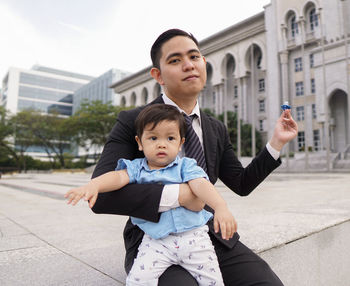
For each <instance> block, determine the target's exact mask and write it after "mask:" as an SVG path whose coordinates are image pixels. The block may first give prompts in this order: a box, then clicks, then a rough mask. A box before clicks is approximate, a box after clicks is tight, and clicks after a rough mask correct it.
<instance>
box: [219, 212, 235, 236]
mask: <svg viewBox="0 0 350 286" xmlns="http://www.w3.org/2000/svg"><path fill="white" fill-rule="evenodd" d="M219 227H220V230H221V236H222V238H223V239H226V240H229V239H230V238H232V236H233V234H234V233H235V232H236V231H237V223H236V220H235V218H234V217H233V215H232V214H231V212H230V211H229V209H228V208H227V207H221V208H219V209H218V210H215V214H214V230H215V232H219Z"/></svg>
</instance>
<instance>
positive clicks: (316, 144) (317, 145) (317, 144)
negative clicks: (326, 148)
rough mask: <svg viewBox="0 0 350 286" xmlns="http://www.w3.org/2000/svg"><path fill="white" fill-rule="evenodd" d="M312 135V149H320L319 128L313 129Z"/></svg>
mask: <svg viewBox="0 0 350 286" xmlns="http://www.w3.org/2000/svg"><path fill="white" fill-rule="evenodd" d="M313 137H314V150H315V151H318V150H320V130H314V131H313Z"/></svg>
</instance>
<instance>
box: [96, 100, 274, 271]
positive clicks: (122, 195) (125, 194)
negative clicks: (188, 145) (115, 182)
mask: <svg viewBox="0 0 350 286" xmlns="http://www.w3.org/2000/svg"><path fill="white" fill-rule="evenodd" d="M154 103H164V102H163V100H162V97H161V96H159V97H158V98H156V99H155V100H154V101H153V102H152V103H150V104H154ZM142 108H144V107H138V108H135V109H132V110H128V111H122V112H120V113H119V116H118V120H117V123H116V124H115V126H114V127H113V129H112V131H111V133H110V134H109V139H108V141H107V143H106V144H105V146H104V149H103V152H102V155H101V158H100V160H99V162H98V164H97V166H96V168H95V170H94V173H93V175H92V176H93V177H96V176H99V175H101V174H103V173H106V172H108V171H111V170H114V169H115V167H116V164H117V161H118V160H119V159H120V158H125V159H131V160H132V159H134V158H140V157H144V155H143V153H142V152H140V151H138V147H137V143H136V140H135V135H136V131H135V127H134V122H135V119H136V117H137V115H138V114H139V113H140V111H141V110H142ZM201 126H202V130H203V145H204V152H205V158H206V163H207V168H208V176H209V179H210V181H211V182H212V183H213V184H215V182H216V181H217V179H218V178H219V179H220V180H221V181H222V182H223V183H224V184H225V185H226V186H228V187H229V188H230V189H231V190H232V191H234V192H235V193H236V194H238V195H240V196H246V195H248V194H249V193H250V192H251V191H253V190H254V188H255V187H256V186H257V185H259V184H260V183H261V182H262V181H263V180H264V179H265V178H266V177H267V176H268V175H269V174H270V173H271V172H272V171H273V170H274V169H275V168H277V167H278V166H279V165H280V164H281V161H280V160H277V161H276V160H275V159H273V158H272V156H271V155H270V153H269V152H268V151H267V149H266V147H265V148H264V149H263V150H262V152H260V153H259V154H258V155H257V156H256V157H255V158H254V159H253V161H252V162H251V163H250V164H249V165H248V166H247V167H246V168H243V167H242V164H241V163H240V162H239V160H238V159H237V157H236V156H235V154H234V152H233V147H232V145H231V143H230V140H229V135H228V132H227V129H226V127H225V126H224V124H223V123H222V122H221V121H219V120H217V119H215V118H213V117H211V116H209V115H207V114H205V113H204V112H201ZM162 190H163V185H159V184H147V185H138V184H129V185H127V186H125V187H124V188H122V189H120V190H118V191H114V192H109V193H102V194H99V196H98V199H97V201H96V203H95V205H94V207H93V209H92V210H93V211H94V212H95V213H107V214H119V215H128V216H134V217H139V218H143V219H146V220H149V221H153V222H157V221H158V220H159V213H158V208H159V202H160V198H161V194H162ZM206 208H207V207H206ZM208 225H209V230H210V233H211V236H212V237H213V236H214V237H215V238H214V239H213V238H212V240H213V243H214V244H215V243H222V244H224V245H226V246H227V247H233V246H234V244H235V243H236V242H237V240H238V239H239V236H238V234H237V233H235V235H234V237H233V238H232V239H230V240H229V241H226V240H222V239H221V237H220V234H215V233H214V229H213V223H212V221H210V222H209V224H208ZM143 234H144V233H143V232H142V231H141V230H140V229H139V228H138V227H137V226H134V225H133V224H132V223H131V222H130V219H129V221H128V222H127V224H126V226H125V229H124V241H125V248H126V260H125V268H126V270H127V272H128V271H129V270H130V269H131V266H132V264H133V260H134V258H135V257H136V255H137V249H138V246H139V244H140V242H141V240H142V237H143Z"/></svg>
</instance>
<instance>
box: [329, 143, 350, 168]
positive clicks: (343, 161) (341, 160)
mask: <svg viewBox="0 0 350 286" xmlns="http://www.w3.org/2000/svg"><path fill="white" fill-rule="evenodd" d="M332 165H333V169H334V170H344V171H345V170H349V171H350V144H349V145H348V146H347V147H346V148H345V149H344V150H343V151H342V152H338V153H337V155H336V157H335V158H334V160H333V162H332Z"/></svg>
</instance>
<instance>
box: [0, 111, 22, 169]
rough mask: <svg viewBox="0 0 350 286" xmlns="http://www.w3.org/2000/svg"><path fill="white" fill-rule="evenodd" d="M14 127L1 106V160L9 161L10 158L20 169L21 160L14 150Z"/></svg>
mask: <svg viewBox="0 0 350 286" xmlns="http://www.w3.org/2000/svg"><path fill="white" fill-rule="evenodd" d="M13 133H14V126H13V125H12V124H11V121H10V117H9V113H8V111H7V110H6V109H5V108H4V107H2V106H0V154H1V159H2V160H4V161H7V160H6V159H7V158H8V157H10V158H11V157H12V159H13V160H15V162H16V165H17V168H18V169H20V159H19V157H18V156H17V153H16V150H15V149H14V148H13V144H12V142H11V138H12V139H13Z"/></svg>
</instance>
